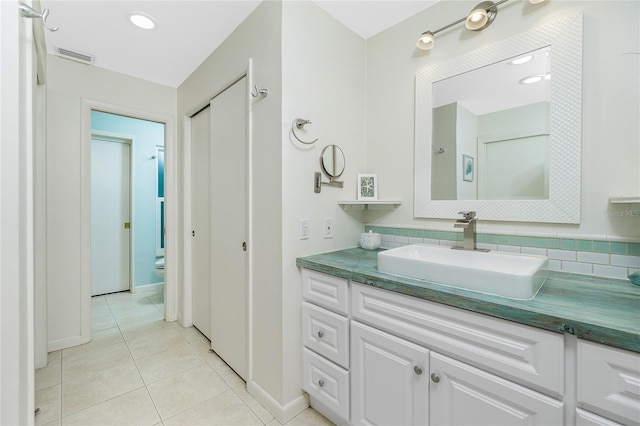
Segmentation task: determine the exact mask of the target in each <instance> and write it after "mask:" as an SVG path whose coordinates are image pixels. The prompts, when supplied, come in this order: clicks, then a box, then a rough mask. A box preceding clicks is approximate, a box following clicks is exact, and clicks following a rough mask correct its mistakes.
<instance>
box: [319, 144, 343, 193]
mask: <svg viewBox="0 0 640 426" xmlns="http://www.w3.org/2000/svg"><path fill="white" fill-rule="evenodd" d="M320 167H321V168H322V171H323V172H324V174H325V175H327V177H328V178H329V182H322V175H321V174H320V172H315V174H314V185H313V188H314V192H316V193H317V192H320V190H321V186H322V185H327V186H335V187H338V188H342V187H343V186H344V182H342V181H338V180H335V179H336V178H339V177H340V176H341V175H342V173H343V172H344V168H345V160H344V153H343V152H342V149H340V147H339V146H338V145H327V146H325V147H324V149H323V150H322V153H321V154H320Z"/></svg>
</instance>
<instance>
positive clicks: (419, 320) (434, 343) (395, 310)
mask: <svg viewBox="0 0 640 426" xmlns="http://www.w3.org/2000/svg"><path fill="white" fill-rule="evenodd" d="M351 297H352V312H353V314H352V315H353V318H354V319H357V320H360V321H362V322H365V323H368V324H371V325H373V326H375V327H378V328H380V329H383V330H386V331H388V332H389V333H391V334H395V335H397V336H400V337H404V338H406V339H408V340H411V341H413V342H415V343H417V344H419V345H424V346H426V347H428V348H429V349H434V350H437V351H438V352H440V353H443V354H445V355H449V356H451V357H453V358H456V359H458V360H461V361H464V362H466V363H468V364H471V365H475V366H478V367H481V368H483V369H485V370H487V371H490V372H492V373H494V374H497V375H499V376H502V377H505V378H507V379H509V380H512V381H514V382H516V383H520V384H523V385H525V386H528V387H531V388H533V389H536V390H538V391H540V392H543V393H546V394H548V395H551V396H554V397H560V396H562V395H563V393H564V362H563V360H564V337H563V335H561V334H557V333H552V332H548V331H545V330H540V329H537V328H534V327H529V326H524V325H520V324H516V323H514V322H510V321H506V320H499V319H496V318H491V317H489V316H486V315H481V314H476V313H473V312H469V311H465V310H462V309H458V308H452V307H448V306H444V305H440V304H437V303H433V302H429V301H426V300H423V299H419V298H416V297H411V296H406V295H403V294H399V293H394V292H392V291H387V290H382V289H379V288H376V287H371V286H367V285H364V284H359V283H352V296H351Z"/></svg>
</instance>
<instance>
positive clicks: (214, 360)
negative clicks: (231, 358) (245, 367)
mask: <svg viewBox="0 0 640 426" xmlns="http://www.w3.org/2000/svg"><path fill="white" fill-rule="evenodd" d="M205 359H206V361H207V363H208V364H209V365H210V366H212V367H213V369H214V370H216V373H218V374H219V375H220V377H222V379H223V380H224V381H225V382H227V384H228V385H229V386H230V387H232V388H234V387H236V386H240V385H244V384H245V382H244V380H242V378H241V377H240V376H238V375H237V374H236V372H235V371H233V369H232V368H231V367H229V366H228V365H227V363H226V362H224V360H223V359H222V358H220V357H219V356H218V354H216V353H208V356H207V357H206V358H205Z"/></svg>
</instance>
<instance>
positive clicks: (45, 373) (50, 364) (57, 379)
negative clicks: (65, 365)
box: [35, 351, 62, 391]
mask: <svg viewBox="0 0 640 426" xmlns="http://www.w3.org/2000/svg"><path fill="white" fill-rule="evenodd" d="M61 382H62V357H61V351H55V352H49V354H48V355H47V366H46V367H43V368H39V369H37V370H36V374H35V390H36V391H39V390H42V389H45V388H49V387H51V386H53V385H58V384H60V383H61Z"/></svg>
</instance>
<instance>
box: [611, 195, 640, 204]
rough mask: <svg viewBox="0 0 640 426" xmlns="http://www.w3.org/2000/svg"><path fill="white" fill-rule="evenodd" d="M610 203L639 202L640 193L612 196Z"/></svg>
mask: <svg viewBox="0 0 640 426" xmlns="http://www.w3.org/2000/svg"><path fill="white" fill-rule="evenodd" d="M609 203H610V204H638V203H640V195H639V196H636V197H611V198H609Z"/></svg>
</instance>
